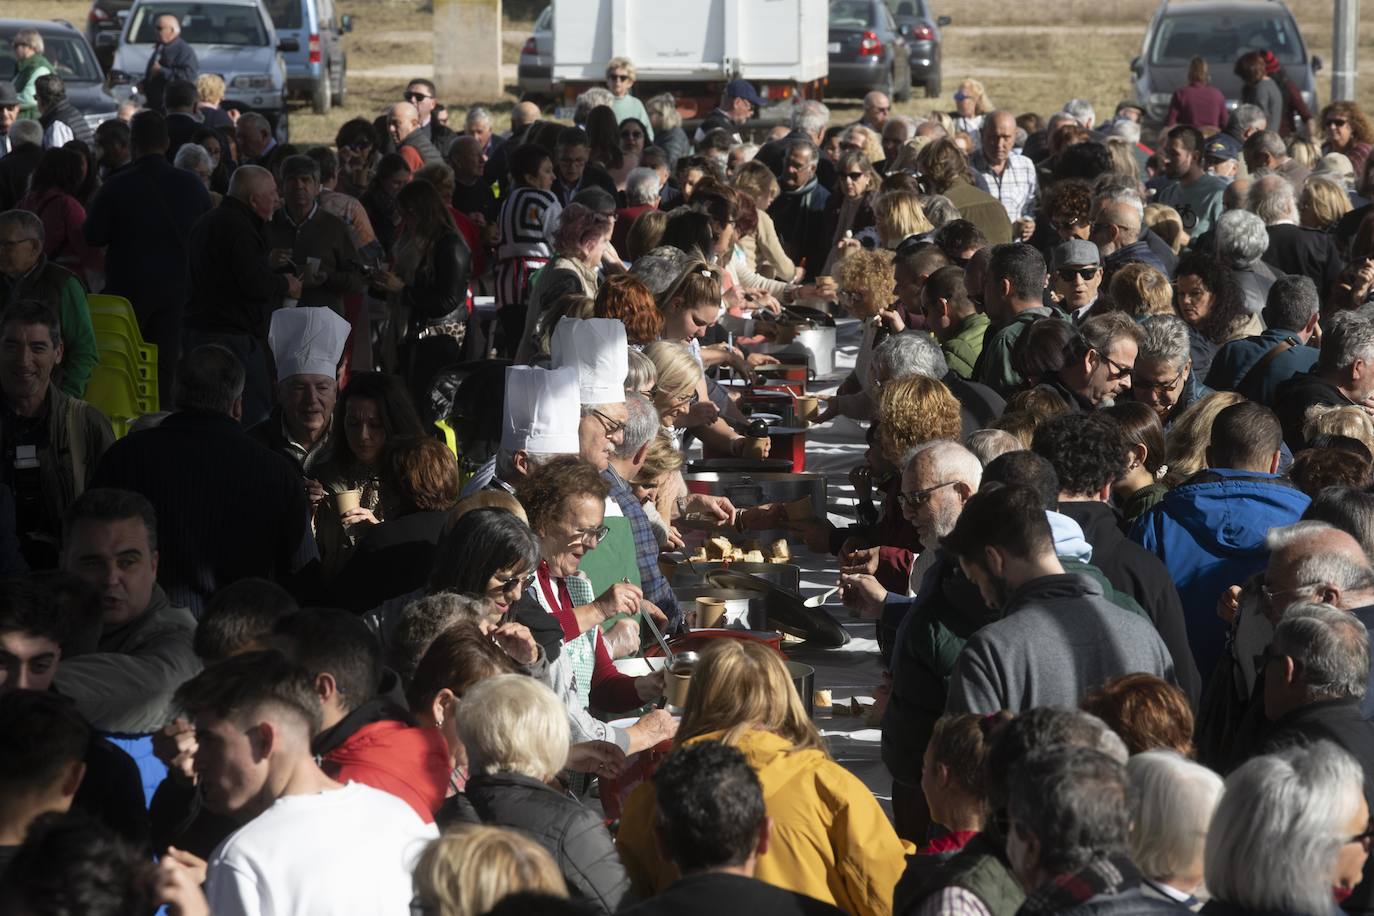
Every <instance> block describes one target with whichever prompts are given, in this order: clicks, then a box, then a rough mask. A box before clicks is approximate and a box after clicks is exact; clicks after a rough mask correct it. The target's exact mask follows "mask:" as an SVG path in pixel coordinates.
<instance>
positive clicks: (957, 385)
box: [941, 370, 1007, 439]
mask: <svg viewBox="0 0 1374 916" xmlns="http://www.w3.org/2000/svg"><path fill="white" fill-rule="evenodd" d="M941 381H942V382H944V383H945V387H946V388H948V389H949V391H950V394H952V395H954V397H955V398H956V399H957V400H958V401H959V422H960V425H961V426H962V427H963V435H964V438H965V439H967V438H968V437H969V436H971V435H972V434H973V433H975V432H977V431H978V430H980V429H982V428H983V427H985V426H987V425H988V424H989V423H991V422H992V421H993V420H995V419H997V418H998V417H1000V416H1001V415H1002V411H1003V410H1005V409H1006V407H1007V402H1006V401H1005V400H1003V398H1002V396H1001V395H1000V394H998V393H997V392H995V391H993V390H992V389H991V388H989V387H988V386H987V385H984V384H983V383H981V382H973V381H970V380H968V379H966V378H963V377H961V376H960V375H959V374H958V373H957V372H954V371H953V370H951V371H950V372H949V373H948V374H946V375H945V377H944V378H943V379H941Z"/></svg>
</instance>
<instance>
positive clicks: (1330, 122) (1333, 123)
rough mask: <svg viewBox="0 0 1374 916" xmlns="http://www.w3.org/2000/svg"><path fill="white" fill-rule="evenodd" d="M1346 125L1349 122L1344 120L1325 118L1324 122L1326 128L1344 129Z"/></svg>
mask: <svg viewBox="0 0 1374 916" xmlns="http://www.w3.org/2000/svg"><path fill="white" fill-rule="evenodd" d="M1348 123H1350V122H1349V121H1347V120H1346V119H1345V118H1327V120H1326V126H1327V127H1344V126H1345V125H1346V124H1348Z"/></svg>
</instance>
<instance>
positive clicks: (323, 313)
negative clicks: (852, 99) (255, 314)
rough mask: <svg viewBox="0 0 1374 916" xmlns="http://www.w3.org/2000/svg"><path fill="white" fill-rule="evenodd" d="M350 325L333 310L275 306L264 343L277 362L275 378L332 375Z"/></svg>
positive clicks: (335, 373) (337, 367)
mask: <svg viewBox="0 0 1374 916" xmlns="http://www.w3.org/2000/svg"><path fill="white" fill-rule="evenodd" d="M351 330H352V326H351V325H350V324H349V323H348V322H347V321H345V320H344V319H342V318H340V317H339V316H338V315H337V314H335V312H334V310H333V309H330V308H323V307H310V306H307V307H304V308H294V309H277V310H276V311H275V312H273V313H272V325H271V327H270V328H269V329H268V331H267V342H268V344H269V345H270V346H271V347H272V357H273V359H275V360H276V361H277V378H279V379H285V378H290V377H291V376H293V375H327V376H329V377H330V378H334V377H335V376H336V375H337V374H338V370H339V357H340V356H342V355H343V349H344V344H345V343H346V342H347V341H348V332H349V331H351Z"/></svg>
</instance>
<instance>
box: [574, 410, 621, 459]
mask: <svg viewBox="0 0 1374 916" xmlns="http://www.w3.org/2000/svg"><path fill="white" fill-rule="evenodd" d="M629 419H630V409H629V408H628V407H627V406H625V405H624V404H598V405H596V406H593V407H588V408H587V412H586V413H585V414H583V415H582V419H581V421H580V422H579V423H578V424H577V443H578V452H579V453H580V454H581V455H582V460H583V461H587V462H590V463H591V464H594V465H596V469H597V470H598V471H604V470H606V468H608V467H610V466H611V454H612V453H613V452H614V451H615V450H616V449H617V448H619V447H620V445H621V443H623V442H624V441H625V422H626V421H627V420H629Z"/></svg>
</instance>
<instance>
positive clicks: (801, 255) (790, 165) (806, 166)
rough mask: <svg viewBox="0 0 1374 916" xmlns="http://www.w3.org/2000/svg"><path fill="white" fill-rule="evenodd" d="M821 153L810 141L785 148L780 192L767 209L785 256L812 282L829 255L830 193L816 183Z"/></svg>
mask: <svg viewBox="0 0 1374 916" xmlns="http://www.w3.org/2000/svg"><path fill="white" fill-rule="evenodd" d="M819 160H820V151H819V150H817V149H816V145H815V144H814V143H812V142H811V141H810V140H793V141H791V142H789V143H788V144H787V145H786V147H785V152H784V156H783V168H782V175H781V177H779V179H778V184H779V186H781V188H782V193H781V194H779V195H778V199H777V200H775V201H773V204H772V206H770V207H769V208H768V215H769V216H771V217H773V222H774V224H775V225H776V226H777V229H778V238H779V239H781V240H782V247H783V249H784V250H785V251H786V252H787V256H788V257H789V258H791V259H792V261H793V262H794V263H796V264H797V265H798V266H801V267H805V268H806V278H807V280H814V279H815V278H816V276H817V275H818V274H819V273H820V272H821V271H822V270H824V269H825V261H826V256H827V255H829V253H830V238H829V236H828V235H827V234H826V231H825V230H826V218H825V205H826V203H827V202H828V201H829V200H830V192H829V191H827V190H826V189H825V188H823V187H821V185H820V183H819V182H818V181H817V180H816V166H817V163H818V161H819Z"/></svg>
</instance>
